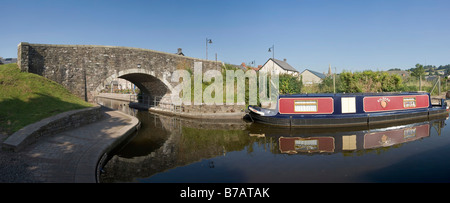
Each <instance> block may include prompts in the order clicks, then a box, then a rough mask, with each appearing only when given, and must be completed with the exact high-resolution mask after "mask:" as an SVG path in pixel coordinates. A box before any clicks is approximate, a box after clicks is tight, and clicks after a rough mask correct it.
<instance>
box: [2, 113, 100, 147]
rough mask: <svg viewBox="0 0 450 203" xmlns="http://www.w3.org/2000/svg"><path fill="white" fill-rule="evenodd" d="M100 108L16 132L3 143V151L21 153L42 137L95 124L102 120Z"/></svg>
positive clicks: (50, 118) (49, 119) (38, 123)
mask: <svg viewBox="0 0 450 203" xmlns="http://www.w3.org/2000/svg"><path fill="white" fill-rule="evenodd" d="M100 108H101V107H100V106H95V107H90V108H84V109H79V110H73V111H68V112H64V113H60V114H58V115H56V116H52V117H49V118H46V119H43V120H41V121H39V122H36V123H33V124H30V125H27V126H25V127H24V128H22V129H20V130H19V131H17V132H15V133H14V134H12V135H11V136H9V137H8V139H6V140H5V141H4V142H3V145H2V147H3V149H6V150H13V151H19V150H21V149H22V148H23V147H25V146H28V145H30V144H32V143H34V142H35V141H36V140H38V139H39V138H40V137H44V136H49V135H53V134H56V133H59V132H63V131H66V130H70V129H73V128H76V127H80V126H83V125H86V124H89V123H93V122H95V121H97V120H99V119H101V118H102V115H103V114H102V112H101V109H100Z"/></svg>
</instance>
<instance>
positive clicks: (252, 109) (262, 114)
mask: <svg viewBox="0 0 450 203" xmlns="http://www.w3.org/2000/svg"><path fill="white" fill-rule="evenodd" d="M248 109H249V110H250V111H253V112H254V113H257V114H259V115H261V116H264V113H263V112H261V111H258V110H256V109H254V108H252V107H248Z"/></svg>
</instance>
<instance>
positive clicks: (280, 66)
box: [259, 58, 299, 76]
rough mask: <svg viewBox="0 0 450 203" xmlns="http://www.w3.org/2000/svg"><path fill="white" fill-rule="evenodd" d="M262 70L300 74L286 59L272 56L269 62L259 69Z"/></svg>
mask: <svg viewBox="0 0 450 203" xmlns="http://www.w3.org/2000/svg"><path fill="white" fill-rule="evenodd" d="M259 71H260V72H266V73H276V74H284V73H286V74H290V75H293V76H298V75H299V73H298V71H297V70H296V69H295V68H294V67H292V66H291V65H289V64H288V63H287V62H286V59H284V60H283V61H280V60H278V59H272V58H270V59H269V60H267V62H266V63H265V64H264V65H263V66H262V67H261V68H260V69H259Z"/></svg>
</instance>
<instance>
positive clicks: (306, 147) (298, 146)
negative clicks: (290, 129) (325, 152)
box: [295, 140, 319, 151]
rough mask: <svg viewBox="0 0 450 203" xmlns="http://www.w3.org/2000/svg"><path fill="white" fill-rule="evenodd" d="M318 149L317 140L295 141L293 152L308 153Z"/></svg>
mask: <svg viewBox="0 0 450 203" xmlns="http://www.w3.org/2000/svg"><path fill="white" fill-rule="evenodd" d="M317 149H319V143H318V140H295V150H298V151H310V150H317Z"/></svg>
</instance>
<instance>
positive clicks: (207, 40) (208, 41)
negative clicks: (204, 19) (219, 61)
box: [206, 38, 212, 60]
mask: <svg viewBox="0 0 450 203" xmlns="http://www.w3.org/2000/svg"><path fill="white" fill-rule="evenodd" d="M208 43H209V44H212V40H211V39H208V38H206V60H208Z"/></svg>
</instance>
